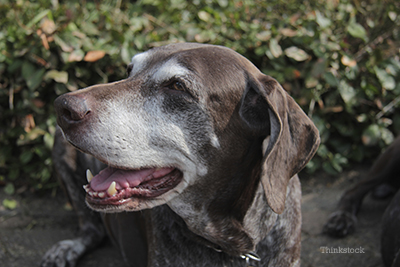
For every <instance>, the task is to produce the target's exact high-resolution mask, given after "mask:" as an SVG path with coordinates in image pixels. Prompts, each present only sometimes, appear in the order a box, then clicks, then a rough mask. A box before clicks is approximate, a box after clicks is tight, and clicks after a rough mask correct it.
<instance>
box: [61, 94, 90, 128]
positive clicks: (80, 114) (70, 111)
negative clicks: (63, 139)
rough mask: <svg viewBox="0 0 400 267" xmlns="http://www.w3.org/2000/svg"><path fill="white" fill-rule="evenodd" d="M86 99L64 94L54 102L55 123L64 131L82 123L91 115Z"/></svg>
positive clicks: (80, 96)
mask: <svg viewBox="0 0 400 267" xmlns="http://www.w3.org/2000/svg"><path fill="white" fill-rule="evenodd" d="M88 102H89V101H88V99H87V98H86V97H84V96H82V95H69V94H65V95H62V96H59V97H58V98H57V99H56V100H55V101H54V106H55V109H56V113H57V123H58V124H59V125H60V126H61V128H63V129H64V130H65V129H66V128H68V127H69V126H70V125H71V124H76V123H77V122H82V121H83V120H85V119H87V117H88V115H89V114H90V113H91V110H90V105H89V103H88Z"/></svg>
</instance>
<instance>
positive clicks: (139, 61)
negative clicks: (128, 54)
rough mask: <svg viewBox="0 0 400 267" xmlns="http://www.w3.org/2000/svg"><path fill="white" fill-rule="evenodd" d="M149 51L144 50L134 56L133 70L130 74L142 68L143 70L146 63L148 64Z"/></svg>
mask: <svg viewBox="0 0 400 267" xmlns="http://www.w3.org/2000/svg"><path fill="white" fill-rule="evenodd" d="M149 56H150V55H149V52H143V53H140V54H137V55H135V56H134V57H133V58H132V61H131V64H132V65H133V68H132V71H131V73H130V76H133V75H135V74H136V73H138V72H139V71H140V70H142V69H143V68H144V67H145V66H146V64H147V59H148V58H149Z"/></svg>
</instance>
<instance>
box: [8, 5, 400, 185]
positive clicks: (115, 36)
mask: <svg viewBox="0 0 400 267" xmlns="http://www.w3.org/2000/svg"><path fill="white" fill-rule="evenodd" d="M0 24H1V25H2V27H1V29H0V51H1V53H0V87H1V88H0V90H1V91H0V103H1V106H0V184H1V183H3V184H5V183H7V184H8V186H7V190H8V191H9V192H13V188H14V187H13V186H17V187H21V186H25V187H26V186H27V187H29V188H31V189H33V190H38V189H45V188H51V187H54V185H55V183H54V180H51V179H50V178H51V159H50V151H51V147H52V143H53V137H52V136H53V134H54V130H55V116H54V109H53V105H52V103H53V101H54V99H55V98H56V97H57V96H58V95H60V94H62V93H65V92H68V91H73V90H77V89H78V88H82V87H85V86H87V85H92V84H96V83H102V82H109V81H115V80H118V79H121V78H123V77H124V76H125V66H126V64H127V63H129V61H130V58H131V57H132V56H133V55H134V54H136V53H137V52H140V51H144V50H147V49H149V48H151V47H155V46H160V45H164V44H167V43H171V42H178V41H189V42H202V43H212V44H219V45H224V46H228V47H231V48H233V49H234V50H236V51H238V52H239V53H241V54H243V55H244V56H246V57H247V58H249V59H250V60H251V61H252V62H254V64H255V65H257V66H258V67H259V68H260V69H261V70H262V71H263V72H264V73H266V74H269V75H271V76H273V77H275V78H276V79H277V80H278V81H279V82H280V83H281V84H282V85H283V86H284V88H285V89H286V90H287V91H289V92H290V94H291V95H292V96H293V97H294V98H295V99H296V100H297V101H298V103H299V104H300V105H301V106H302V107H303V108H304V110H305V111H306V112H307V113H308V114H309V115H310V116H311V117H312V119H313V120H314V122H315V123H316V125H317V127H318V128H319V130H320V133H321V137H322V144H321V147H320V149H319V150H318V153H317V157H315V158H314V159H313V161H312V162H311V163H310V164H309V165H308V169H309V170H310V171H315V170H316V169H319V168H323V169H324V170H325V171H328V172H330V173H334V172H339V171H341V170H342V168H343V166H346V165H347V164H348V163H351V162H354V161H362V160H367V159H371V158H372V157H374V156H376V154H377V153H378V152H379V151H380V148H383V147H385V146H386V145H388V144H389V143H390V142H391V141H392V140H393V137H394V135H396V134H398V133H399V131H400V115H399V114H396V113H394V110H395V108H397V107H398V106H399V102H400V97H399V95H400V85H399V81H400V59H399V48H398V47H399V42H400V33H399V26H400V4H399V3H398V2H396V1H394V0H393V1H376V0H369V1H367V0H364V1H355V2H353V1H350V0H343V1H337V0H327V1H325V0H314V1H309V2H307V1H305V2H302V3H301V4H299V2H298V1H294V0H289V1H282V0H271V1H260V0H254V1H227V0H218V1H211V0H194V1H183V0H170V1H162V0H158V1H157V0H156V1H154V0H151V1H150V0H142V1H137V2H135V3H123V2H122V1H86V2H85V1H77V0H71V1H60V2H57V1H44V0H40V1H35V2H33V1H26V0H17V1H9V0H0Z"/></svg>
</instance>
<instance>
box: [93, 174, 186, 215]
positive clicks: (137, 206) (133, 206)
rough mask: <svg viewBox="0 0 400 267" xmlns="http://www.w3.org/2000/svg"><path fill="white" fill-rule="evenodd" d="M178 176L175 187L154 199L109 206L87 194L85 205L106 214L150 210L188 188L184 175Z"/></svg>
mask: <svg viewBox="0 0 400 267" xmlns="http://www.w3.org/2000/svg"><path fill="white" fill-rule="evenodd" d="M180 176H181V177H180V179H179V183H178V184H177V185H176V186H175V187H173V188H171V189H170V190H168V191H167V192H165V193H163V194H160V195H158V196H156V197H150V198H146V197H127V198H122V199H120V200H118V201H116V202H114V203H111V204H109V203H106V202H104V203H102V202H101V199H100V201H94V199H93V197H91V196H90V195H88V194H87V195H86V204H87V205H88V206H89V207H90V208H91V209H93V210H95V211H99V212H106V213H116V212H124V211H140V210H144V209H151V208H154V207H156V206H160V205H163V204H166V203H167V202H169V201H171V200H172V199H174V198H175V197H177V196H178V195H179V194H181V193H182V192H183V191H184V190H185V188H186V187H187V186H188V182H187V179H186V178H185V177H186V175H185V174H184V173H180Z"/></svg>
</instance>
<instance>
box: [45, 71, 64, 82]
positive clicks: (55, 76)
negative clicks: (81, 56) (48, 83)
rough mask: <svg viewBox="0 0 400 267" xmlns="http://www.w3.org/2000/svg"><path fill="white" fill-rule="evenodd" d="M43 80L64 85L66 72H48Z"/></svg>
mask: <svg viewBox="0 0 400 267" xmlns="http://www.w3.org/2000/svg"><path fill="white" fill-rule="evenodd" d="M44 79H45V80H49V79H52V80H54V81H56V82H58V83H63V84H66V83H67V82H68V72H66V71H57V70H50V71H48V72H46V74H45V75H44Z"/></svg>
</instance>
